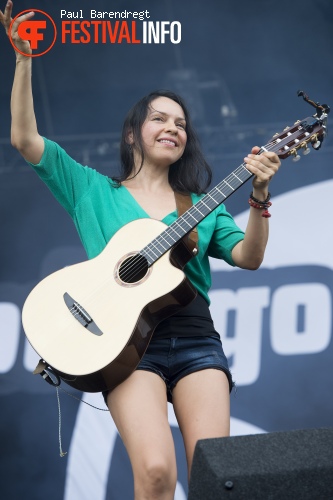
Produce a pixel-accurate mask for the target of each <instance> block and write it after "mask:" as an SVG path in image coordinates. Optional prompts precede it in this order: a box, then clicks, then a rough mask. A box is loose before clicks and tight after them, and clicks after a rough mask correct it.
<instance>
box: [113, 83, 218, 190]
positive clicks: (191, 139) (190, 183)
mask: <svg viewBox="0 0 333 500" xmlns="http://www.w3.org/2000/svg"><path fill="white" fill-rule="evenodd" d="M158 97H168V98H169V99H172V100H173V101H175V102H176V103H177V104H179V105H180V106H181V108H182V109H183V111H184V115H185V120H186V134H187V142H186V147H185V150H184V152H183V156H182V158H180V159H179V160H177V161H176V162H175V163H173V164H172V165H171V166H170V169H169V183H170V186H171V187H172V189H173V190H174V191H177V192H180V193H191V192H192V193H197V194H201V193H203V192H204V191H205V190H206V189H207V187H208V186H209V184H210V182H211V179H212V171H211V168H210V166H209V165H208V163H207V162H206V160H205V158H204V156H203V153H202V151H201V147H200V143H199V140H198V137H197V134H196V132H195V130H194V128H193V125H192V123H191V119H190V115H189V111H188V109H187V107H186V105H185V103H184V101H183V99H182V98H181V97H180V96H179V95H177V94H175V93H173V92H171V91H169V90H155V91H154V92H151V93H150V94H149V95H147V96H145V97H143V98H142V99H140V101H138V102H137V103H136V104H135V105H134V106H133V107H132V109H130V111H129V112H128V114H127V116H126V118H125V121H124V125H123V130H122V136H121V143H120V160H121V171H120V175H119V176H118V177H113V180H115V181H116V182H118V183H119V184H120V183H121V182H122V181H124V180H126V179H128V178H129V177H130V176H131V175H132V174H133V171H134V167H135V165H134V155H133V150H132V147H131V145H130V144H129V143H128V135H129V133H131V134H132V137H133V144H135V147H136V149H137V150H138V151H139V153H140V156H141V165H140V168H139V171H140V170H141V168H142V165H143V162H144V145H143V141H142V135H141V128H142V125H143V123H144V121H145V120H146V118H147V114H148V110H149V107H150V104H151V102H152V101H153V100H154V99H157V98H158Z"/></svg>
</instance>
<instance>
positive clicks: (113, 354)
mask: <svg viewBox="0 0 333 500" xmlns="http://www.w3.org/2000/svg"><path fill="white" fill-rule="evenodd" d="M166 227H167V226H166V225H165V224H164V223H162V222H160V221H157V220H154V219H139V220H136V221H133V222H131V223H129V224H127V225H126V226H124V227H123V228H121V229H120V230H119V231H118V232H117V233H116V234H115V235H114V237H113V238H112V239H111V240H110V242H109V243H108V244H107V246H106V247H105V249H104V250H103V252H102V253H101V254H100V255H98V256H97V257H95V258H94V259H91V260H89V261H86V262H83V263H80V264H75V265H73V266H69V267H66V268H64V269H62V270H60V271H57V272H55V273H53V274H51V275H50V276H48V277H47V278H45V279H44V280H42V281H41V282H40V283H39V284H38V285H37V286H36V287H35V288H34V289H33V290H32V292H31V293H30V294H29V296H28V298H27V299H26V302H25V304H24V307H23V312H22V322H23V327H24V330H25V333H26V336H27V338H28V340H29V342H30V343H31V345H32V347H33V348H34V349H35V351H36V352H37V353H38V354H39V355H40V356H41V358H42V359H43V360H45V361H46V363H47V364H48V365H49V366H50V367H52V368H53V370H54V371H55V372H56V373H57V374H58V375H59V376H60V377H61V379H62V380H64V381H65V382H66V383H67V384H69V385H71V386H72V387H75V388H76V389H78V390H82V391H87V392H99V391H103V390H107V389H113V388H114V387H116V386H117V385H118V384H120V383H121V382H123V381H124V380H125V379H126V378H127V377H128V376H129V375H130V374H131V373H132V372H133V371H134V370H135V368H136V366H137V365H138V364H139V362H140V360H141V358H142V356H143V354H144V353H145V351H146V349H147V347H148V344H149V341H150V339H151V337H152V334H153V332H154V329H155V328H156V326H157V324H158V323H159V322H161V321H162V320H163V319H165V318H166V317H168V316H170V315H172V314H174V313H175V312H177V311H178V310H179V309H180V308H181V307H184V306H186V305H188V304H189V303H190V302H191V301H192V300H193V299H194V298H195V296H196V291H195V289H194V287H193V286H192V285H191V283H190V282H189V281H188V280H187V278H186V276H185V274H184V273H183V271H182V270H181V269H182V267H183V266H184V265H185V263H186V262H187V261H188V260H189V259H190V258H191V256H192V254H191V252H190V250H189V249H188V248H187V246H186V245H185V244H184V242H183V241H182V240H181V241H180V242H179V243H177V245H176V246H175V247H173V249H171V250H169V251H167V252H166V253H165V254H164V255H162V256H161V257H160V258H159V259H158V260H157V261H156V262H155V263H154V264H153V265H152V266H151V267H147V269H145V270H144V271H143V276H141V277H140V279H139V280H135V281H134V282H126V281H124V280H123V279H121V274H120V273H119V269H121V266H122V265H125V266H126V262H129V261H128V260H127V261H126V259H129V258H130V257H131V255H133V254H137V252H139V250H140V249H141V248H143V247H144V246H145V245H146V244H148V243H149V242H150V241H151V240H152V239H153V238H155V237H156V236H158V235H159V234H160V233H161V231H163V230H164V229H165V228H166ZM131 246H133V248H132V249H131ZM129 250H130V251H129ZM124 262H125V264H124ZM68 297H69V298H70V299H68ZM66 298H67V299H66ZM68 301H69V302H70V301H72V302H73V303H74V302H75V307H71V308H70V307H69V305H68V304H69V302H68ZM66 302H67V303H66ZM72 302H70V303H72ZM82 317H83V318H87V317H89V318H90V319H92V320H93V321H92V322H91V323H90V324H89V325H87V324H85V323H88V322H85V321H83V320H82ZM79 320H80V321H79ZM91 325H93V328H91ZM90 328H91V329H90Z"/></svg>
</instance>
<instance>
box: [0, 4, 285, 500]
mask: <svg viewBox="0 0 333 500" xmlns="http://www.w3.org/2000/svg"><path fill="white" fill-rule="evenodd" d="M11 12H12V2H11V1H10V0H9V1H8V2H7V5H6V8H5V11H4V13H3V14H2V12H1V15H0V20H1V22H2V24H3V25H4V27H5V29H6V31H7V34H8V30H9V25H10V21H11ZM32 16H33V14H30V13H29V14H26V15H24V16H21V17H20V18H18V19H17V20H16V21H15V23H14V24H13V27H12V40H13V42H14V45H16V47H17V48H18V49H19V50H20V51H21V52H23V53H24V54H30V53H31V49H30V46H29V43H28V42H27V41H24V40H21V39H20V38H19V36H18V34H17V30H18V26H19V24H20V23H21V22H22V21H24V20H27V19H30V18H31V17H32ZM16 58H17V64H16V71H15V78H14V84H13V91H12V99H11V112H12V130H11V137H12V144H13V146H14V147H16V148H17V149H18V150H19V152H20V153H21V154H22V156H23V157H24V158H25V159H26V161H27V162H29V163H30V164H31V165H32V167H33V168H34V169H35V170H36V172H37V173H38V175H40V177H41V178H42V179H43V180H44V182H46V183H47V185H48V186H49V188H50V189H51V190H52V192H53V193H54V195H55V196H56V197H57V199H58V200H59V201H60V203H62V205H63V206H64V207H65V208H66V209H67V211H68V212H69V213H70V215H71V216H72V218H73V220H74V223H75V225H76V227H77V229H78V231H79V234H80V237H81V239H82V242H83V245H84V246H85V248H86V251H87V254H88V257H94V256H95V255H98V253H100V252H101V251H102V250H103V247H104V246H105V245H106V243H107V242H108V241H109V239H110V238H111V237H112V235H113V234H114V233H115V231H116V230H117V229H119V228H120V227H121V226H122V225H123V224H125V223H126V222H129V221H130V220H133V219H136V218H139V217H151V218H155V219H159V220H163V222H165V223H166V224H171V223H172V222H173V221H174V220H175V219H176V218H177V211H176V208H177V207H176V199H175V192H181V193H191V196H192V201H193V202H196V201H197V200H199V199H200V197H201V196H202V193H203V191H204V189H205V187H206V184H207V182H209V180H210V169H209V167H208V165H207V164H206V162H205V160H204V158H203V156H202V153H201V151H200V149H199V147H198V143H197V140H196V137H195V134H194V131H193V129H192V125H191V122H190V118H189V115H188V111H187V109H186V107H185V105H184V103H183V101H182V100H181V98H179V96H176V95H175V94H173V93H171V92H155V93H152V94H150V95H149V96H147V97H145V98H143V99H142V100H141V101H140V102H139V103H138V104H137V105H135V106H134V108H133V109H132V110H131V111H130V113H129V115H128V117H127V119H126V121H125V124H124V128H123V135H122V146H121V157H122V167H123V170H122V173H121V175H120V177H119V178H118V179H116V180H111V179H109V178H107V177H105V176H102V175H100V174H98V173H97V172H95V171H94V170H92V169H89V168H87V167H82V166H81V165H79V164H77V163H76V162H75V161H74V160H72V159H71V158H70V157H69V156H68V155H67V154H66V152H65V151H63V150H62V149H61V148H60V147H59V146H58V145H57V144H55V143H54V142H52V141H49V140H47V139H43V138H42V137H41V136H40V135H39V133H38V130H37V124H36V119H35V114H34V108H33V99H32V89H31V61H32V59H31V58H29V57H25V56H24V55H22V54H20V53H18V52H17V53H16ZM258 151H259V148H258V147H254V148H253V149H252V152H251V154H249V155H248V156H247V157H246V158H245V159H244V161H245V162H246V165H247V168H248V170H249V171H250V172H252V173H253V174H254V177H253V193H252V197H253V199H252V202H251V207H250V215H249V222H248V225H247V228H246V231H245V234H244V233H243V232H242V231H241V230H240V229H239V228H238V227H237V226H236V225H235V223H234V222H233V220H232V218H231V216H230V215H229V214H228V213H227V212H226V210H225V208H224V206H223V205H221V206H220V207H219V208H218V209H216V210H215V211H214V212H212V213H211V214H210V215H209V216H208V217H206V219H204V221H202V222H201V223H200V224H199V226H198V234H199V243H198V244H199V252H198V254H197V256H196V257H194V258H193V259H192V260H191V261H190V262H189V264H187V266H186V267H185V272H186V274H187V277H188V278H189V280H190V281H191V283H192V284H193V285H194V287H195V288H196V289H197V290H198V292H199V293H198V296H197V298H196V299H195V300H194V301H193V302H192V303H191V304H190V305H189V306H188V307H186V308H185V309H184V310H183V311H180V312H179V313H178V314H177V315H175V316H173V317H171V318H170V319H167V320H165V321H163V322H162V323H161V324H160V325H158V327H157V329H156V331H155V333H154V335H153V339H152V341H151V343H150V345H149V347H148V350H147V352H146V354H145V355H144V357H143V359H142V361H141V363H140V364H139V366H138V369H136V370H135V371H134V372H133V373H132V374H131V375H130V376H129V377H128V378H127V379H126V380H125V381H124V382H122V383H121V384H120V385H118V386H117V387H116V388H115V389H114V390H112V391H111V392H109V393H108V394H105V398H106V401H107V405H108V407H109V409H110V412H111V415H112V418H113V419H114V422H115V424H116V426H117V428H118V430H119V433H120V435H121V437H122V439H123V442H124V444H125V446H126V449H127V451H128V454H129V457H130V460H131V464H132V468H133V474H134V488H135V498H136V499H137V500H139V499H155V498H156V499H159V500H161V499H172V498H173V496H174V491H175V487H176V481H177V470H176V459H175V450H174V444H173V439H172V434H171V430H170V427H169V424H168V418H167V401H168V400H169V401H172V403H173V406H174V411H175V415H176V417H177V420H178V423H179V428H180V430H181V433H182V435H183V439H184V445H185V450H186V457H187V463H188V471H189V474H190V470H191V465H192V458H193V453H194V448H195V445H196V442H197V440H198V439H205V438H211V437H221V436H228V435H229V420H230V415H229V393H230V390H231V388H232V384H233V383H232V378H231V375H230V372H229V368H228V364H227V360H226V358H225V355H224V353H223V350H222V345H221V341H220V339H219V335H218V333H217V332H216V331H215V329H214V326H213V323H212V321H211V318H210V314H209V309H208V303H209V298H208V295H207V292H208V289H209V285H210V274H209V264H208V256H209V255H213V256H214V257H219V258H223V259H224V260H226V261H227V262H228V263H229V264H231V265H235V266H238V267H241V268H244V269H257V268H258V267H259V266H260V264H261V262H262V259H263V256H264V251H265V247H266V243H267V238H268V219H267V218H266V217H262V215H263V211H264V209H265V208H267V205H268V198H269V194H268V184H269V182H270V180H271V178H272V177H273V175H274V174H275V173H276V172H277V170H278V168H279V165H280V161H279V159H278V157H277V156H276V155H275V154H273V153H270V152H265V153H263V154H261V155H258V156H256V153H258ZM253 200H254V201H253Z"/></svg>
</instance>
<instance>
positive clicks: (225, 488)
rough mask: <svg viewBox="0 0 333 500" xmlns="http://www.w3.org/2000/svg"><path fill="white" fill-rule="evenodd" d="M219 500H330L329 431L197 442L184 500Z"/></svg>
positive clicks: (332, 453)
mask: <svg viewBox="0 0 333 500" xmlns="http://www.w3.org/2000/svg"><path fill="white" fill-rule="evenodd" d="M220 499H221V500H222V499H232V500H331V499H333V429H309V430H300V431H290V432H273V433H269V434H255V435H250V436H237V437H227V438H217V439H203V440H201V441H198V443H197V445H196V448H195V452H194V458H193V465H192V471H191V480H190V485H189V496H188V500H220Z"/></svg>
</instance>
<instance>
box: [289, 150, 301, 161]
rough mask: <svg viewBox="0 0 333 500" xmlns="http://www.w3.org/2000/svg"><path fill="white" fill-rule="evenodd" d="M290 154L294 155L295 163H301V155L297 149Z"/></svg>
mask: <svg viewBox="0 0 333 500" xmlns="http://www.w3.org/2000/svg"><path fill="white" fill-rule="evenodd" d="M290 153H291V154H292V155H293V157H294V158H293V162H296V161H299V160H300V159H301V157H300V155H299V154H298V153H297V150H296V149H293V150H292V151H290Z"/></svg>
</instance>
